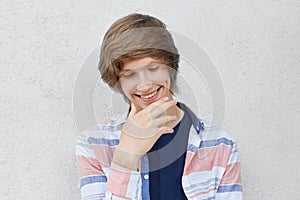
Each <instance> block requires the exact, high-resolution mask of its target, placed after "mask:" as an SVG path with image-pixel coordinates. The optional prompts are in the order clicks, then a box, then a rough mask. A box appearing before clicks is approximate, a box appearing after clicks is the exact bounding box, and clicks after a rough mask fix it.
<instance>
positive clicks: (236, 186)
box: [216, 142, 243, 200]
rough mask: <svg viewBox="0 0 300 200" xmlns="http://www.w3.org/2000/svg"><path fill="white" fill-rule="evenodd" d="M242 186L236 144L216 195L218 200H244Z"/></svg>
mask: <svg viewBox="0 0 300 200" xmlns="http://www.w3.org/2000/svg"><path fill="white" fill-rule="evenodd" d="M242 199H243V196H242V184H241V170H240V160H239V155H238V150H237V145H236V143H235V142H234V143H233V146H232V148H231V151H230V155H229V159H228V162H227V166H226V169H225V172H224V174H223V177H222V179H221V182H220V185H219V187H218V190H217V193H216V200H242Z"/></svg>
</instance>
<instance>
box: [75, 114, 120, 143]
mask: <svg viewBox="0 0 300 200" xmlns="http://www.w3.org/2000/svg"><path fill="white" fill-rule="evenodd" d="M123 124H124V121H123V120H117V119H114V118H111V119H107V120H105V121H102V122H99V123H98V124H95V125H93V126H91V127H88V128H87V129H85V130H84V131H82V132H80V133H78V139H77V141H78V142H81V143H82V142H84V143H86V144H89V145H91V144H107V145H112V146H113V145H114V144H115V143H117V142H118V139H119V137H120V134H121V129H122V127H123Z"/></svg>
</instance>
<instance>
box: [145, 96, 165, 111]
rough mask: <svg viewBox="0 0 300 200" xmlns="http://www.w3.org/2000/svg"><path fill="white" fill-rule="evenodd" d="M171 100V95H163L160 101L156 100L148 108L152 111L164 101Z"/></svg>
mask: <svg viewBox="0 0 300 200" xmlns="http://www.w3.org/2000/svg"><path fill="white" fill-rule="evenodd" d="M168 100H169V97H163V98H161V99H159V100H158V101H155V102H154V103H152V104H150V105H149V106H148V107H147V108H146V109H148V110H149V111H152V110H153V109H155V108H156V107H157V106H159V105H162V104H163V103H165V102H167V101H168Z"/></svg>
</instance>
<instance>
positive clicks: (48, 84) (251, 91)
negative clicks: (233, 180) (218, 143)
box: [0, 0, 300, 200]
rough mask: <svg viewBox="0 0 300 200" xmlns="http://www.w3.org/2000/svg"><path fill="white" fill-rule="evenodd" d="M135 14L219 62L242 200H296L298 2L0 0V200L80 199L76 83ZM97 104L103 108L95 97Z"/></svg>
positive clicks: (299, 138) (298, 162)
mask: <svg viewBox="0 0 300 200" xmlns="http://www.w3.org/2000/svg"><path fill="white" fill-rule="evenodd" d="M131 12H142V13H149V14H152V15H155V16H157V17H158V18H160V19H162V20H163V21H165V22H166V23H167V24H168V26H169V28H170V29H172V30H174V31H177V32H180V33H182V34H184V35H185V36H187V37H189V38H191V39H192V40H194V41H195V42H197V43H198V44H200V45H201V46H202V47H203V48H204V49H205V50H206V52H207V54H208V55H209V56H210V58H211V59H212V60H213V62H214V63H215V65H216V67H217V69H218V71H219V73H220V75H221V77H222V81H223V84H224V88H225V92H226V106H225V111H226V112H225V122H224V126H225V128H226V129H227V130H230V131H231V132H232V133H233V134H234V135H235V137H236V138H237V140H238V146H239V151H240V156H241V162H242V181H243V185H244V198H245V199H247V200H252V199H266V200H274V199H278V200H281V199H296V197H297V196H298V192H297V189H298V187H297V185H298V183H299V182H300V175H299V165H300V159H299V153H300V149H299V143H300V136H299V134H298V131H299V128H300V125H299V121H300V120H299V79H298V77H299V75H300V73H299V72H300V69H299V67H300V66H299V62H300V37H299V35H300V26H299V21H300V3H299V1H296V0H290V1H279V0H277V1H274V0H272V1H271V0H263V1H250V0H246V1H232V0H231V1H216V0H213V1H212V0H202V1H185V2H180V1H173V3H165V1H162V0H160V1H158V0H155V1H108V0H105V1H104V0H103V1H78V0H73V1H71V0H69V1H68V0H60V1H58V0H57V1H51V0H45V1H37V0H31V1H14V0H2V1H1V3H0V33H1V43H0V53H1V58H0V63H1V75H0V83H1V85H0V101H1V106H0V118H1V124H0V126H1V146H0V148H1V157H0V196H1V197H0V198H1V199H9V200H10V199H49V200H50V199H51V200H52V199H72V200H73V199H80V195H79V191H78V189H77V174H76V173H77V172H76V166H75V155H74V145H75V139H76V136H77V133H76V128H75V124H74V119H73V109H72V92H73V88H74V85H75V80H76V78H77V74H78V72H79V70H80V69H81V66H82V64H83V63H84V62H85V60H86V59H87V57H88V56H89V55H90V54H91V52H92V51H93V50H94V49H95V48H96V47H97V46H98V45H99V43H100V41H101V39H102V37H103V34H104V32H105V31H106V30H107V28H108V26H109V25H110V24H111V23H112V22H113V21H114V20H116V19H117V18H119V17H121V16H123V15H125V14H128V13H131ZM101 87H102V86H101ZM101 87H100V88H101ZM103 87H104V86H103ZM99 91H100V92H101V94H102V95H107V96H108V95H110V94H111V93H110V92H109V91H108V90H107V89H103V90H99ZM97 95H98V96H99V94H95V96H96V97H97ZM102 100H103V98H102ZM95 104H96V105H98V107H100V108H101V106H102V107H103V108H108V107H109V106H110V105H108V103H106V102H104V100H103V102H101V98H100V100H99V101H96V103H95ZM96 113H97V114H96V115H97V117H99V118H103V117H102V116H101V112H99V113H98V112H96ZM104 113H106V114H108V113H109V112H108V111H104ZM106 114H105V115H106ZM202 114H203V115H204V116H205V113H202ZM103 116H104V114H103Z"/></svg>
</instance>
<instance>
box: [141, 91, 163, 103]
mask: <svg viewBox="0 0 300 200" xmlns="http://www.w3.org/2000/svg"><path fill="white" fill-rule="evenodd" d="M160 89H161V88H159V89H158V91H157V92H156V94H155V95H154V96H153V97H151V98H148V99H143V98H141V97H140V99H141V100H142V101H143V102H145V103H152V102H154V101H155V100H156V98H157V97H158V95H159V93H160Z"/></svg>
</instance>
